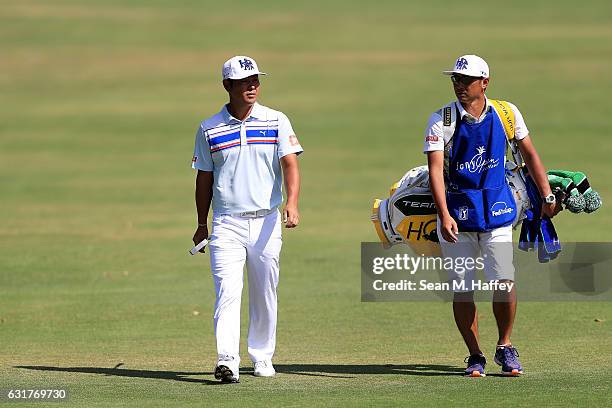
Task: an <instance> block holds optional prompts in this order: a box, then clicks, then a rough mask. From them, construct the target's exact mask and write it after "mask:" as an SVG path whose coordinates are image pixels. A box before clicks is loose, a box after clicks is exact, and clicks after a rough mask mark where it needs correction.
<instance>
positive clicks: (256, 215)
mask: <svg viewBox="0 0 612 408" xmlns="http://www.w3.org/2000/svg"><path fill="white" fill-rule="evenodd" d="M274 211H276V208H271V209H269V210H257V211H245V212H241V213H236V214H232V215H233V216H234V217H242V218H259V217H265V216H266V215H268V214H272V213H273V212H274Z"/></svg>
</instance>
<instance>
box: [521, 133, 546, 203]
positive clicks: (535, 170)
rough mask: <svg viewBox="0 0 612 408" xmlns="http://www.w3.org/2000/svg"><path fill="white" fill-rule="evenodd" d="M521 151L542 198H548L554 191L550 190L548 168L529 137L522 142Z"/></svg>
mask: <svg viewBox="0 0 612 408" xmlns="http://www.w3.org/2000/svg"><path fill="white" fill-rule="evenodd" d="M518 143H519V149H520V151H521V154H522V155H523V159H524V160H525V164H526V165H527V169H528V170H529V175H530V176H531V178H532V179H533V181H534V182H535V184H536V186H537V187H538V190H539V191H540V196H541V197H546V196H547V195H549V194H550V193H551V192H552V191H551V189H550V184H549V183H548V176H547V175H546V168H545V167H544V164H543V163H542V160H541V159H540V156H539V155H538V152H537V151H536V149H535V147H534V146H533V143H532V142H531V138H530V137H529V136H527V137H526V138H525V139H523V140H520V141H519V142H518Z"/></svg>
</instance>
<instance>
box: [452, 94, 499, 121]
mask: <svg viewBox="0 0 612 408" xmlns="http://www.w3.org/2000/svg"><path fill="white" fill-rule="evenodd" d="M455 106H456V107H457V109H458V110H459V115H460V116H461V119H462V120H464V121H466V122H467V123H480V122H482V121H483V120H484V118H485V116H486V115H487V113H489V112H490V111H491V103H490V102H489V98H487V97H486V96H485V109H484V112H482V115H480V117H479V118H476V117H474V116H472V115H471V114H470V113H468V111H466V110H465V109H464V108H463V105H461V102H459V101H455Z"/></svg>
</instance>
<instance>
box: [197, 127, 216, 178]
mask: <svg viewBox="0 0 612 408" xmlns="http://www.w3.org/2000/svg"><path fill="white" fill-rule="evenodd" d="M191 167H192V168H194V169H197V170H202V171H213V169H214V165H213V160H212V156H211V155H210V146H209V144H208V139H207V138H206V134H205V132H204V129H203V127H202V125H200V127H199V128H198V131H197V132H196V136H195V146H194V148H193V159H192V161H191Z"/></svg>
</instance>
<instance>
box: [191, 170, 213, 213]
mask: <svg viewBox="0 0 612 408" xmlns="http://www.w3.org/2000/svg"><path fill="white" fill-rule="evenodd" d="M213 180H214V177H213V173H212V172H211V171H201V170H198V175H197V177H196V189H195V202H196V210H197V212H198V224H206V222H207V219H208V211H209V210H210V203H211V201H212V194H213V190H212V187H213Z"/></svg>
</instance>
